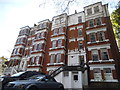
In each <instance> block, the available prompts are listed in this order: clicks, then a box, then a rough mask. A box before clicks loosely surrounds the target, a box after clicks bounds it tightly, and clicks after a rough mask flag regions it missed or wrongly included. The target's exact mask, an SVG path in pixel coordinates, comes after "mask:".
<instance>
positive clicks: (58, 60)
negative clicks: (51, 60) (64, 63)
mask: <svg viewBox="0 0 120 90" xmlns="http://www.w3.org/2000/svg"><path fill="white" fill-rule="evenodd" d="M60 61H61V54H57V58H56V63H60Z"/></svg>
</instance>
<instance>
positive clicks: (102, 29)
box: [86, 27, 107, 35]
mask: <svg viewBox="0 0 120 90" xmlns="http://www.w3.org/2000/svg"><path fill="white" fill-rule="evenodd" d="M106 30H107V29H106V27H104V28H97V29H96V28H95V29H92V30H89V31H86V34H87V35H88V34H90V33H97V32H99V31H106Z"/></svg>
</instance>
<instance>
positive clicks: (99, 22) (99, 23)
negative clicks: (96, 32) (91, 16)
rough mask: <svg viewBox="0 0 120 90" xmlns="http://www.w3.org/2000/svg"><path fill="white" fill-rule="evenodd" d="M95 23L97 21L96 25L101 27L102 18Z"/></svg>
mask: <svg viewBox="0 0 120 90" xmlns="http://www.w3.org/2000/svg"><path fill="white" fill-rule="evenodd" d="M95 21H96V25H97V26H99V25H101V24H102V20H101V18H100V17H99V18H96V19H95Z"/></svg>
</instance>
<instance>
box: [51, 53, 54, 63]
mask: <svg viewBox="0 0 120 90" xmlns="http://www.w3.org/2000/svg"><path fill="white" fill-rule="evenodd" d="M54 60H55V55H54V54H52V55H51V58H50V63H54Z"/></svg>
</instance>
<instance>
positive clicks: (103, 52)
mask: <svg viewBox="0 0 120 90" xmlns="http://www.w3.org/2000/svg"><path fill="white" fill-rule="evenodd" d="M100 51H101V59H102V60H108V59H109V58H108V50H107V49H101V50H100Z"/></svg>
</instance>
